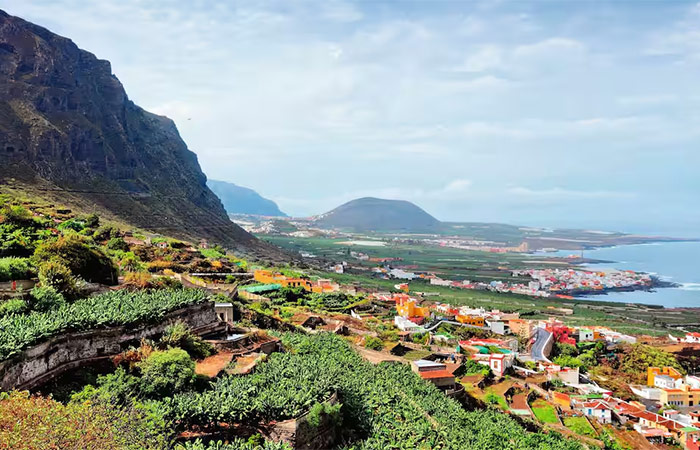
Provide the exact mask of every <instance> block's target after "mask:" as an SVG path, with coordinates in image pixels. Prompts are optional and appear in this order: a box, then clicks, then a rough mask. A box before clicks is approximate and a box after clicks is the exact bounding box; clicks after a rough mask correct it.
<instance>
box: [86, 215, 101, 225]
mask: <svg viewBox="0 0 700 450" xmlns="http://www.w3.org/2000/svg"><path fill="white" fill-rule="evenodd" d="M83 223H84V224H85V227H86V228H97V227H99V226H100V216H98V215H97V214H89V215H87V216H85V219H83Z"/></svg>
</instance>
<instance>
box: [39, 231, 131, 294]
mask: <svg viewBox="0 0 700 450" xmlns="http://www.w3.org/2000/svg"><path fill="white" fill-rule="evenodd" d="M33 259H34V260H35V261H36V262H44V261H46V262H57V263H61V264H63V265H65V266H66V267H67V268H69V269H70V272H71V273H72V274H74V275H77V276H80V277H81V278H82V279H84V280H86V281H90V282H94V283H104V284H116V282H117V275H118V274H117V267H116V266H115V264H114V263H113V262H112V260H111V259H110V258H109V257H108V256H107V255H105V254H104V252H102V251H101V250H100V249H99V248H97V247H93V246H90V245H88V243H87V242H86V241H85V240H84V238H82V237H80V236H78V235H67V236H61V237H59V238H58V239H55V240H47V241H44V242H42V243H41V244H40V245H39V246H38V247H37V249H36V251H35V252H34V257H33Z"/></svg>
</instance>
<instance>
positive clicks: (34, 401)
mask: <svg viewBox="0 0 700 450" xmlns="http://www.w3.org/2000/svg"><path fill="white" fill-rule="evenodd" d="M0 430H2V432H0V448H3V449H5V448H6V449H18V450H19V449H26V450H30V449H59V448H60V449H115V450H116V449H120V450H137V449H139V450H165V449H167V448H169V443H168V442H167V441H168V432H167V430H166V428H165V426H164V422H163V421H162V417H161V418H159V417H158V411H157V410H155V409H153V408H149V407H147V406H145V405H140V406H135V407H131V408H117V407H114V406H111V405H110V406H103V405H99V404H94V403H92V402H79V403H78V402H75V403H69V404H67V405H63V404H61V403H59V402H57V401H55V400H52V399H51V398H46V397H38V396H30V395H29V393H27V392H11V393H9V394H3V396H2V398H0Z"/></svg>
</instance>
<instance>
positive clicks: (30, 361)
mask: <svg viewBox="0 0 700 450" xmlns="http://www.w3.org/2000/svg"><path fill="white" fill-rule="evenodd" d="M177 321H182V322H184V323H185V324H186V325H187V326H189V327H190V328H191V329H192V330H193V331H194V332H195V333H205V332H209V331H213V330H214V329H216V328H217V327H218V326H219V325H220V324H221V322H219V319H218V317H217V316H216V312H215V311H214V303H213V302H205V303H200V304H197V305H192V306H189V307H187V308H182V309H179V310H176V311H172V312H170V313H168V314H167V315H166V316H165V317H164V318H163V319H162V320H160V321H159V322H158V323H156V324H153V323H142V324H135V325H134V324H132V325H129V326H119V327H110V328H105V329H98V330H90V331H82V332H81V331H77V332H71V333H65V334H62V335H59V336H56V337H53V338H51V339H49V340H47V341H45V342H42V343H40V344H37V345H35V346H32V347H29V348H28V349H26V350H24V351H23V352H22V353H20V354H19V355H16V356H14V357H13V358H11V359H9V360H7V361H3V362H0V389H1V390H5V391H8V390H11V389H20V390H24V389H33V388H35V387H37V386H40V385H41V384H43V383H45V382H47V381H48V380H50V379H52V378H54V377H56V376H58V375H60V374H62V373H63V372H65V371H67V370H70V369H74V368H76V367H80V366H81V365H84V364H88V363H91V362H94V361H98V360H101V359H108V358H111V357H112V356H114V355H117V354H119V353H121V352H122V351H124V350H126V349H128V348H129V347H130V346H138V345H139V343H140V341H141V339H143V338H151V337H154V336H158V335H160V334H162V333H163V331H164V330H165V327H167V326H168V325H170V324H173V323H175V322H177Z"/></svg>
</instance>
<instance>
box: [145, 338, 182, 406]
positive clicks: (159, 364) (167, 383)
mask: <svg viewBox="0 0 700 450" xmlns="http://www.w3.org/2000/svg"><path fill="white" fill-rule="evenodd" d="M139 368H140V369H141V386H142V388H141V389H142V391H143V392H144V394H146V395H149V396H165V395H172V394H173V393H177V392H182V391H184V390H186V389H187V388H189V387H190V385H191V384H192V382H193V381H194V361H192V358H190V355H188V354H187V352H186V351H184V350H182V349H180V348H170V349H168V350H163V351H155V352H153V353H152V354H151V355H150V356H149V357H148V358H146V359H145V360H144V361H142V362H141V363H139Z"/></svg>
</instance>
